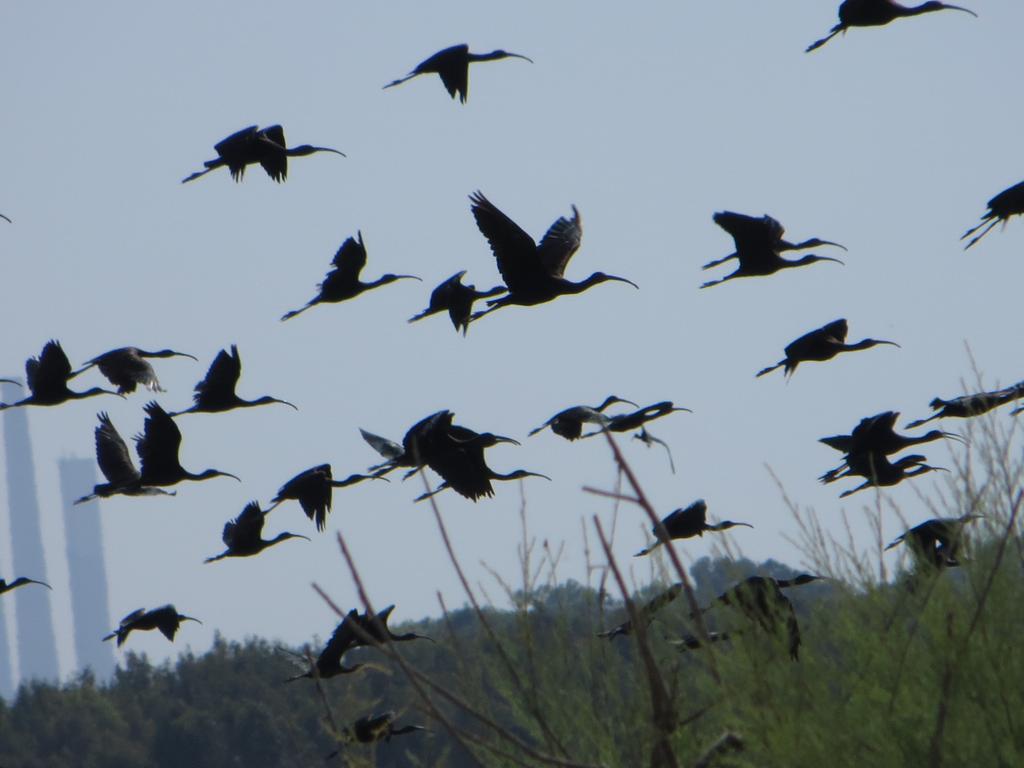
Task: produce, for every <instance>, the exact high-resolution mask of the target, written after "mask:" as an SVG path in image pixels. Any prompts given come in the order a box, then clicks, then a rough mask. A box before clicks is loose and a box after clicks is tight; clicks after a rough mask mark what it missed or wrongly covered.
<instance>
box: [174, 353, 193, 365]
mask: <svg viewBox="0 0 1024 768" xmlns="http://www.w3.org/2000/svg"><path fill="white" fill-rule="evenodd" d="M174 355H175V357H191V358H192V359H193V360H195V361H196V362H197V363H198V362H199V358H198V357H196V356H195V355H190V354H189V353H188V352H175V353H174Z"/></svg>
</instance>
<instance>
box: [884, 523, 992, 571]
mask: <svg viewBox="0 0 1024 768" xmlns="http://www.w3.org/2000/svg"><path fill="white" fill-rule="evenodd" d="M983 517H984V515H961V516H960V517H936V518H932V519H931V520H925V521H924V522H923V523H920V524H918V525H915V526H914V527H913V528H911V529H910V530H908V531H905V532H904V533H902V534H900V535H899V536H897V537H896V539H894V540H893V541H892V542H891V543H890V544H889V545H888V546H887V547H886V550H890V549H892V548H893V547H895V546H897V545H899V544H906V545H907V546H908V547H910V550H911V552H913V554H914V557H916V558H917V559H919V560H921V561H923V562H924V563H926V564H927V565H930V566H934V567H936V568H953V567H956V566H958V565H960V561H959V560H957V555H958V553H959V550H960V544H961V541H962V539H963V527H964V525H965V524H966V523H969V522H971V521H972V520H980V519H982V518H983Z"/></svg>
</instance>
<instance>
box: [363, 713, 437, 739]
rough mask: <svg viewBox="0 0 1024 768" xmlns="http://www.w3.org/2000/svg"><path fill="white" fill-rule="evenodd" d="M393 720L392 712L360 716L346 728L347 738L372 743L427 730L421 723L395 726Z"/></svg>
mask: <svg viewBox="0 0 1024 768" xmlns="http://www.w3.org/2000/svg"><path fill="white" fill-rule="evenodd" d="M394 720H395V713H394V712H380V713H378V714H375V715H366V716H364V717H360V718H359V719H358V720H356V721H355V722H354V723H352V726H351V727H350V728H349V729H348V735H349V738H350V739H351V740H352V741H355V742H358V743H360V744H372V743H373V742H376V741H385V742H386V741H391V737H392V736H401V735H403V734H406V733H413V732H415V731H425V730H427V729H426V728H424V727H423V726H422V725H404V726H402V727H401V728H396V727H395V723H394Z"/></svg>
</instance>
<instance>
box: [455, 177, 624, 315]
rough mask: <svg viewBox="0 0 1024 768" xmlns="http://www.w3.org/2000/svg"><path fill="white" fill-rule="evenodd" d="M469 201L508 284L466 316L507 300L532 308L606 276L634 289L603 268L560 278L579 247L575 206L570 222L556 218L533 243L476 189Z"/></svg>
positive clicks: (490, 310)
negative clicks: (584, 276)
mask: <svg viewBox="0 0 1024 768" xmlns="http://www.w3.org/2000/svg"><path fill="white" fill-rule="evenodd" d="M469 199H470V200H471V201H472V203H473V206H472V211H473V217H474V218H475V219H476V225H477V227H478V228H479V229H480V232H482V233H483V235H484V237H486V238H487V242H488V243H490V246H491V251H492V252H493V253H494V258H495V259H496V260H497V262H498V271H499V272H501V278H502V280H504V281H505V285H506V286H507V287H508V294H507V295H506V296H501V297H499V298H497V299H490V300H488V302H487V304H488V306H489V309H485V310H484V311H483V312H477V313H475V314H474V315H473V316H472V318H470V319H471V320H476V319H478V318H480V317H483V316H484V315H486V314H489V313H491V312H493V311H494V310H496V309H501V308H502V307H507V306H509V305H511V304H519V305H522V306H533V305H535V304H543V303H544V302H547V301H551V300H552V299H556V298H558V297H559V296H564V295H566V294H570V293H582V292H583V291H585V290H587V289H588V288H590V287H591V286H594V285H597V284H598V283H604V282H607V281H608V280H615V281H618V282H620V283H629V284H630V285H632V286H633V287H634V288H636V287H637V285H636V283H634V282H633V281H632V280H627V279H626V278H624V277H616V276H614V275H606V274H605V273H604V272H595V273H594V274H592V275H591V276H590V277H588V278H587V279H586V280H581V281H580V282H578V283H574V282H572V281H570V280H566V279H565V277H564V273H565V268H566V266H567V265H568V264H569V260H570V259H571V258H572V256H573V254H574V253H576V251H577V249H578V248H579V247H580V239H581V238H582V237H583V229H582V226H581V225H580V213H579V211H578V210H576V206H573V207H572V213H573V217H572V220H571V221H570V220H569V219H566V218H564V217H562V218H559V219H558V220H557V221H556V222H555V223H554V224H552V225H551V227H550V228H549V229H548V231H547V233H546V234H545V235H544V237H543V238H542V239H541V241H540V244H539V245H538V244H537V243H535V242H534V241H533V238H532V237H530V236H529V235H528V234H526V232H524V231H523V230H522V229H521V228H520V227H519V225H518V224H516V223H515V222H514V221H512V219H510V218H509V217H508V216H506V215H505V214H504V213H502V212H501V211H499V210H498V208H497V207H496V206H495V205H494V203H492V202H491V201H490V200H488V199H487V198H486V197H484V195H483V193H482V192H475V193H473V194H472V195H470V196H469Z"/></svg>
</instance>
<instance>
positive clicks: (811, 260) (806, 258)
mask: <svg viewBox="0 0 1024 768" xmlns="http://www.w3.org/2000/svg"><path fill="white" fill-rule="evenodd" d="M816 261H834V262H835V263H836V264H842V265H843V266H844V267H845V266H846V262H845V261H841V260H839V259H834V258H832V257H831V256H818V255H816V254H813V253H810V254H808V255H807V256H804V257H802V258H800V259H797V260H796V261H793V262H790V264H791V266H794V267H802V266H804V265H805V264H813V263H814V262H816Z"/></svg>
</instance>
